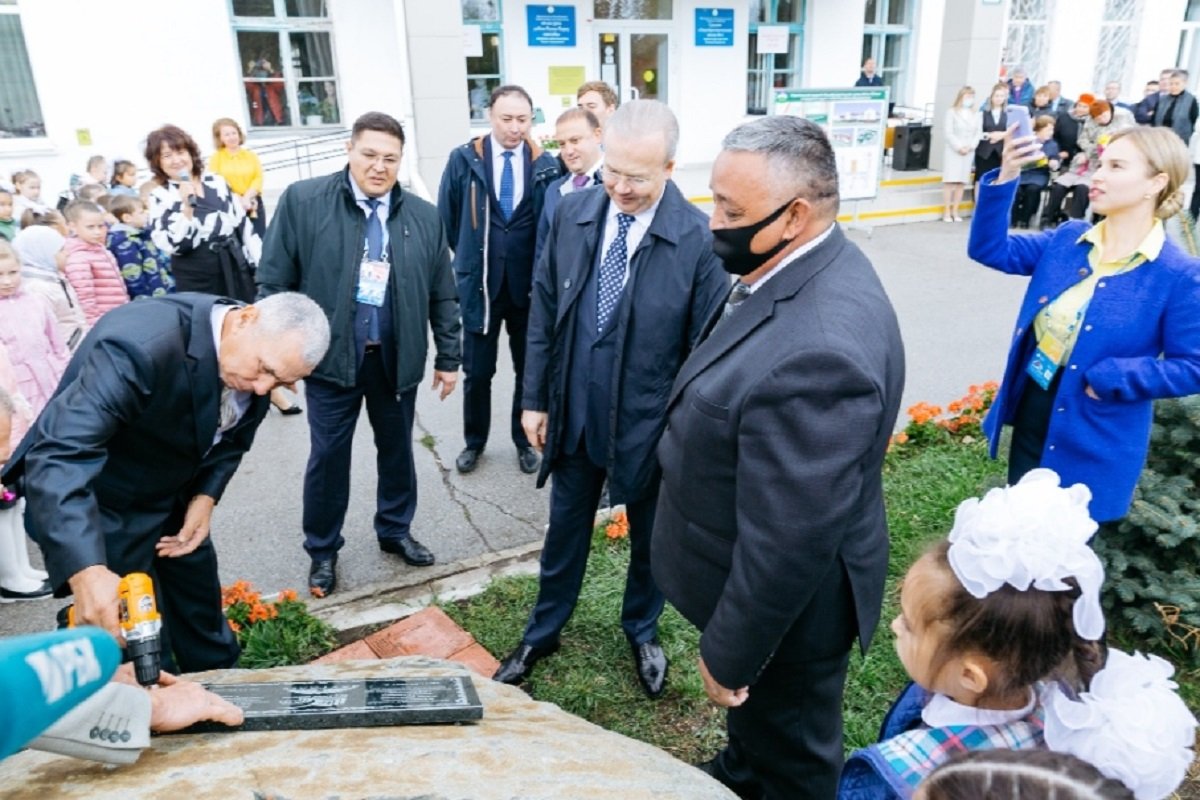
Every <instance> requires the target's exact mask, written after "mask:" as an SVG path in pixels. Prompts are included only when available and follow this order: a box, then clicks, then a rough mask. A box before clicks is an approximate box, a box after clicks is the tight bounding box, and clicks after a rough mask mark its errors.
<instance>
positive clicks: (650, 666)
mask: <svg viewBox="0 0 1200 800" xmlns="http://www.w3.org/2000/svg"><path fill="white" fill-rule="evenodd" d="M633 664H634V666H635V667H637V676H638V683H640V684H641V685H642V689H643V690H644V691H645V692H646V695H647V696H648V697H658V696H659V695H661V694H662V693H663V689H664V688H666V685H667V656H666V654H665V653H664V652H663V649H662V645H660V644H659V643H658V638H657V637H655V638H653V639H651V640H650V641H648V642H642V643H641V644H635V645H633Z"/></svg>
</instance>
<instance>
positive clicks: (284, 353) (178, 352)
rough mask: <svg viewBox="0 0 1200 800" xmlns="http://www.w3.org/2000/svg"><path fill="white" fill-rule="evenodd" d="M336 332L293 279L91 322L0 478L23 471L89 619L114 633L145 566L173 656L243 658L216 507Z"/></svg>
mask: <svg viewBox="0 0 1200 800" xmlns="http://www.w3.org/2000/svg"><path fill="white" fill-rule="evenodd" d="M328 343H329V326H328V323H327V322H326V320H325V315H324V314H322V313H321V309H320V308H318V307H317V306H316V304H315V303H313V302H312V301H310V300H308V299H307V298H305V297H302V296H300V295H296V294H287V295H281V296H279V297H277V298H270V299H269V300H265V301H263V302H262V303H260V304H257V305H253V306H240V305H238V304H236V303H235V302H234V301H232V300H229V299H226V298H223V297H215V296H212V295H201V294H190V293H184V294H178V295H171V296H169V297H163V298H155V299H143V300H138V301H137V302H134V303H129V304H127V305H124V306H121V307H119V308H116V309H113V310H112V311H109V312H108V313H107V314H105V315H104V316H103V317H102V318H101V319H100V321H99V322H97V323H96V326H95V327H94V328H92V330H91V332H90V333H89V334H88V336H87V338H86V339H84V340H83V343H82V344H81V345H80V346H79V349H78V350H77V351H76V352H75V354H74V356H72V358H71V362H70V364H68V365H67V369H66V372H65V373H64V374H63V377H62V381H61V382H60V383H59V386H58V389H57V391H56V392H55V394H54V397H53V398H52V399H51V400H50V402H49V404H47V406H46V408H45V410H44V411H43V412H42V414H41V416H40V417H39V418H38V421H37V423H36V425H34V427H33V428H32V429H31V430H30V432H29V433H28V434H27V435H26V436H25V438H24V440H23V441H22V442H21V445H20V446H19V447H18V449H17V452H16V453H15V454H14V455H13V458H12V460H11V461H10V462H9V464H8V467H7V469H6V471H5V473H4V475H3V477H2V478H0V482H3V483H4V484H11V483H13V482H14V481H16V480H19V479H23V481H24V491H25V493H26V512H25V526H26V529H27V530H28V531H29V533H30V534H31V535H32V536H33V538H34V540H35V541H36V542H37V543H38V545H39V546H40V547H41V549H42V553H43V555H44V556H45V559H46V570H47V571H48V572H49V573H50V583H51V585H52V586H54V587H55V594H56V595H57V596H59V597H62V596H65V595H67V594H73V595H74V596H75V598H74V602H75V618H76V621H77V622H78V623H79V624H88V625H98V626H100V627H102V628H104V629H106V630H108V631H109V632H110V633H112V634H113V635H115V636H118V637H119V635H120V632H119V629H118V625H117V608H118V604H117V584H118V583H119V581H120V578H121V576H122V575H125V574H128V573H130V572H148V573H150V574H151V576H152V577H153V578H154V580H155V588H156V589H157V592H158V598H159V610H160V611H161V613H162V616H163V623H164V625H163V629H164V631H165V633H166V634H167V637H168V639H167V641H168V642H169V649H168V648H164V650H165V651H166V652H167V653H170V652H171V650H173V651H174V656H175V663H176V664H177V665H178V667H179V668H180V669H181V670H182V671H184V672H194V671H197V670H205V669H215V668H222V667H230V666H233V665H234V664H235V663H236V662H237V659H238V655H239V648H238V644H237V640H236V639H235V638H234V636H233V633H232V631H231V630H230V628H229V625H228V624H227V623H226V621H225V616H224V612H223V611H222V608H221V585H220V582H219V580H218V577H217V555H216V551H215V550H214V549H213V546H212V542H211V540H210V539H209V538H208V533H209V521H210V519H211V516H212V511H213V507H214V506H215V505H216V503H217V501H218V500H220V498H221V494H222V493H223V492H224V491H225V486H226V485H227V484H228V483H229V479H230V478H232V477H233V473H234V472H235V471H236V470H237V468H238V464H240V463H241V459H242V456H243V454H245V453H246V451H247V450H249V449H250V445H251V443H252V442H253V441H254V433H255V431H256V430H257V429H258V425H259V423H260V422H262V418H263V416H264V415H265V414H266V413H267V406H268V399H267V396H268V395H269V394H270V391H271V390H272V389H273V388H275V387H276V386H280V385H283V384H285V383H293V382H295V381H297V380H300V379H302V378H304V377H305V376H306V375H308V374H309V372H311V371H312V369H313V367H314V366H316V364H317V362H318V361H320V360H321V357H322V356H323V355H324V354H325V349H326V347H327V346H328Z"/></svg>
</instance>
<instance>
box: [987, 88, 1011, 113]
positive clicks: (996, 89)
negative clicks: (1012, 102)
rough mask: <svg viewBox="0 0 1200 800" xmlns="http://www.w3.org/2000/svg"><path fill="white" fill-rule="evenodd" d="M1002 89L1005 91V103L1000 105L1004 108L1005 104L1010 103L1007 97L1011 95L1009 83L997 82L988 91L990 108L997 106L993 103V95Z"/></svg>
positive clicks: (988, 105)
mask: <svg viewBox="0 0 1200 800" xmlns="http://www.w3.org/2000/svg"><path fill="white" fill-rule="evenodd" d="M1000 91H1003V92H1004V97H1005V100H1004V102H1003V103H1001V104H1000V107H1001V108H1004V106H1006V105H1008V99H1007V98H1008V96H1009V91H1008V84H1007V83H997V84H996V85H995V86H993V87H992V88H991V91H989V92H988V99H987V107H988V108H989V109H991V108H995V106H993V105H992V95H994V94H995V93H996V92H1000Z"/></svg>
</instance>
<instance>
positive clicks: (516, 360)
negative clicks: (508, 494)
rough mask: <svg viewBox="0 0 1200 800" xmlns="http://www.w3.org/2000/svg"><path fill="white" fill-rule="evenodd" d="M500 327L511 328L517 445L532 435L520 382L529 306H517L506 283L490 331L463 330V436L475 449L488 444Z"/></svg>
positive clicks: (494, 307) (493, 310)
mask: <svg viewBox="0 0 1200 800" xmlns="http://www.w3.org/2000/svg"><path fill="white" fill-rule="evenodd" d="M501 327H503V328H504V329H505V330H507V332H508V349H509V352H510V353H511V354H512V361H513V372H514V373H516V385H515V386H513V399H512V418H511V421H510V427H511V429H512V440H513V444H515V445H516V446H517V447H518V448H525V447H529V437H527V436H526V435H525V429H524V428H522V427H521V382H522V380H523V378H524V375H525V332H526V330H527V329H528V328H529V306H528V305H526V306H525V307H524V308H521V307H518V306H517V305H516V304H515V303H514V302H513V300H512V298H511V297H510V296H509V294H508V285H507V283H505V284H503V285H501V287H500V292H499V294H498V295H497V297H496V299H495V300H493V301H492V302H491V313H490V318H489V320H488V329H487V331H486V332H484V333H472V332H470V331H466V330H464V331H463V438H465V439H466V443H467V447H470V448H472V449H474V450H482V449H483V448H484V447H485V446H486V445H487V440H488V433H489V431H490V430H491V427H492V376H494V375H495V374H496V356H497V354H498V347H499V343H500V329H501Z"/></svg>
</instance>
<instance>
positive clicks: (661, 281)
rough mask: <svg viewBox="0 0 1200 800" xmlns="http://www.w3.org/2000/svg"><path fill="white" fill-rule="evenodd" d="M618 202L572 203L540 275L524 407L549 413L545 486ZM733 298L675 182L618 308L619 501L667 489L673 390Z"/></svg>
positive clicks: (614, 465) (612, 470)
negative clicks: (661, 467) (587, 289)
mask: <svg viewBox="0 0 1200 800" xmlns="http://www.w3.org/2000/svg"><path fill="white" fill-rule="evenodd" d="M608 204H609V199H608V195H607V194H606V193H605V191H604V189H603V188H601V187H598V186H594V187H592V188H590V189H585V190H583V191H581V192H573V193H571V194H569V195H566V196H564V197H562V198H561V200H560V203H559V212H558V213H557V214H556V215H555V218H554V222H553V224H552V225H551V229H550V234H549V236H548V237H547V239H546V244H545V252H544V253H543V256H542V258H541V259H540V261H539V262H538V265H537V269H536V272H535V274H534V285H533V294H532V297H531V304H530V313H529V338H528V344H527V349H526V351H525V383H524V392H523V395H522V401H521V402H522V406H523V407H524V408H526V409H530V410H534V411H546V412H548V413H549V422H548V426H547V434H546V448H545V455H544V457H543V458H542V470H541V474H540V475H539V476H538V485H539V486H541V485H543V484H544V483H545V480H546V477H547V476H548V475H549V473H550V472H551V471H552V470H553V468H554V464H555V461H556V459H557V458H558V456H559V455H560V454H561V452H562V449H563V446H564V445H563V442H562V439H563V429H564V427H565V425H564V423H565V407H566V403H567V402H568V398H567V397H566V386H567V376H568V373H569V370H570V362H569V359H570V356H571V352H572V349H573V340H572V337H573V336H574V333H575V329H576V326H575V317H576V316H577V314H578V313H579V302H578V301H579V297H580V294H581V293H582V292H583V289H584V286H585V285H586V284H587V280H588V275H589V274H590V272H591V270H593V269H595V268H596V264H597V262H598V260H599V259H598V258H597V255H598V253H597V250H598V248H599V247H600V246H601V244H602V237H603V233H604V221H605V217H606V215H607V214H608ZM728 293H729V275H728V273H726V272H725V270H724V268H723V267H722V266H721V261H720V259H718V258H717V257H716V255H714V254H713V251H712V234H710V233H709V231H708V218H707V217H706V216H705V215H704V214H703V213H701V212H700V211H698V210H697V209H696V208H695V207H694V206H692V205H691V204H690V203H688V202H687V200H686V199H685V198H684V196H683V194H682V193H681V192H680V191H679V189H678V188H677V187H676V186H675V184H674V183H673V182H671V181H668V182H667V185H666V188H665V189H664V191H663V198H662V201H661V202H660V203H659V206H658V210H657V211H656V212H655V215H654V219H653V220H652V221H651V223H650V227H649V229H648V230H647V231H646V235H645V236H643V237H642V240H641V242H640V243H639V244H638V248H637V250H635V251H634V253H633V258H632V260H631V261H630V265H629V279H628V283H626V285H625V294H624V299H623V300H622V301H621V304H620V306H618V308H617V314H618V317H617V322H616V325H617V328H616V332H615V333H616V336H617V342H616V353H617V355H616V359H615V362H614V366H613V380H612V382H611V385H612V387H613V393H612V397H611V408H612V409H613V414H612V424H611V425H610V428H609V429H610V431H611V436H610V440H609V447H608V459H607V467H608V480H609V490H610V493H611V495H612V497H613V498H614V502H626V501H629V500H637V499H640V498H641V497H643V496H645V494H646V493H647V491H649V490H650V489H652V488H654V486H655V484H656V483H657V481H658V462H657V461H656V460H655V458H654V446H655V444H656V443H657V441H658V437H659V436H660V435H661V433H662V429H663V425H664V424H665V417H666V406H667V397H668V395H669V394H670V391H671V383H672V381H673V380H674V379H675V374H676V373H677V372H678V371H679V367H680V365H682V364H683V360H684V359H685V358H686V357H687V354H688V353H689V352H691V349H692V346H693V344H694V343H695V341H696V339H697V337H698V336H699V334H700V331H701V329H702V328H703V327H704V323H705V321H706V320H707V319H708V317H709V316H710V315H711V314H712V312H713V310H714V309H716V308H717V307H718V306H720V305H721V304H722V303H723V302H724V300H725V297H726V295H728ZM570 402H580V400H579V399H571V400H570Z"/></svg>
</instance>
